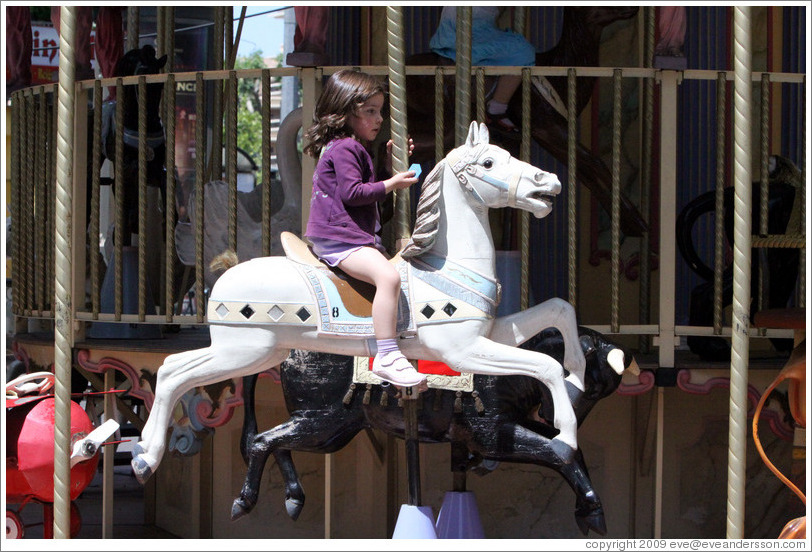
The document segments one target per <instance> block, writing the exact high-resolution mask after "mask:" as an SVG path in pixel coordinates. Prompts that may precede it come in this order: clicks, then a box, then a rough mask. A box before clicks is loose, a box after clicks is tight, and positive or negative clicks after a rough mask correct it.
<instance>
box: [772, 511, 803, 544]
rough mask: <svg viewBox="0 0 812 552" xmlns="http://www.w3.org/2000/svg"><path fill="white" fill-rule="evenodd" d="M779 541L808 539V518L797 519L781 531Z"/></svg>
mask: <svg viewBox="0 0 812 552" xmlns="http://www.w3.org/2000/svg"><path fill="white" fill-rule="evenodd" d="M778 538H779V539H805V538H806V516H802V517H799V518H795V519H793V520H792V521H790V522H789V523H787V524H786V525H784V528H783V529H781V533H779V535H778Z"/></svg>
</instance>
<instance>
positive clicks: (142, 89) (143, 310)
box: [138, 75, 147, 322]
mask: <svg viewBox="0 0 812 552" xmlns="http://www.w3.org/2000/svg"><path fill="white" fill-rule="evenodd" d="M146 314H147V77H146V76H144V75H141V76H140V77H138V321H139V322H144V321H145V320H146Z"/></svg>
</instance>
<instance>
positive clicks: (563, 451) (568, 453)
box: [550, 437, 575, 464]
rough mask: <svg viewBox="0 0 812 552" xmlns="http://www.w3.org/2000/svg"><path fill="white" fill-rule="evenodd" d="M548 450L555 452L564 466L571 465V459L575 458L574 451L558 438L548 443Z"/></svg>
mask: <svg viewBox="0 0 812 552" xmlns="http://www.w3.org/2000/svg"><path fill="white" fill-rule="evenodd" d="M550 448H552V449H553V452H555V454H556V455H557V456H558V457H559V458H561V460H563V461H564V463H565V464H569V463H571V462H572V460H573V458H575V449H574V448H572V447H571V446H569V445H568V444H567V443H565V442H564V441H561V440H559V439H558V437H556V438H555V439H553V440H552V441H550Z"/></svg>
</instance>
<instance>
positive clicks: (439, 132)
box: [434, 67, 445, 161]
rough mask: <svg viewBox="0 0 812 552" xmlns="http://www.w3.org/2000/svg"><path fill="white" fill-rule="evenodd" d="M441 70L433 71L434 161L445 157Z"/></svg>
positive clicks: (443, 100) (442, 77)
mask: <svg viewBox="0 0 812 552" xmlns="http://www.w3.org/2000/svg"><path fill="white" fill-rule="evenodd" d="M444 79H445V76H444V75H443V70H442V68H440V67H437V68H436V69H435V70H434V159H435V161H439V160H440V159H442V158H443V157H445V97H444V95H443V80H444Z"/></svg>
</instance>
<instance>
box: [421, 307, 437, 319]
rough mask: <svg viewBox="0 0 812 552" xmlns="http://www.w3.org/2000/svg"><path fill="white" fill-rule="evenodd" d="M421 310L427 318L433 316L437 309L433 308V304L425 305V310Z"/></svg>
mask: <svg viewBox="0 0 812 552" xmlns="http://www.w3.org/2000/svg"><path fill="white" fill-rule="evenodd" d="M420 312H421V313H422V314H423V316H425V317H426V318H431V317H432V315H433V314H434V313H435V312H436V311H435V310H434V309H433V308H431V305H426V306H425V307H423V310H421V311H420Z"/></svg>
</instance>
